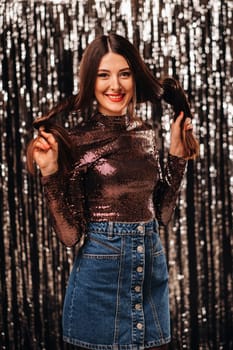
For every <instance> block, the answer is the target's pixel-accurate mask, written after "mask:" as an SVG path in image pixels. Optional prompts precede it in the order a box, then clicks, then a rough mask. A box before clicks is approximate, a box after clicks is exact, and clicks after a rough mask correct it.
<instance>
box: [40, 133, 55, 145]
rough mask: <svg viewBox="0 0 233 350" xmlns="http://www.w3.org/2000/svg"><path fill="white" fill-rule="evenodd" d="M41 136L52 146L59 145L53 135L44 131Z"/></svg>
mask: <svg viewBox="0 0 233 350" xmlns="http://www.w3.org/2000/svg"><path fill="white" fill-rule="evenodd" d="M40 136H42V137H43V138H44V139H45V140H46V142H47V143H48V144H50V145H55V144H56V143H57V141H56V140H55V138H54V136H53V134H51V133H48V132H45V131H44V130H41V132H40Z"/></svg>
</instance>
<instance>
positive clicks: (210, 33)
mask: <svg viewBox="0 0 233 350" xmlns="http://www.w3.org/2000/svg"><path fill="white" fill-rule="evenodd" d="M232 18H233V2H232V0H228V1H226V0H225V1H224V0H209V1H208V0H192V1H191V0H164V1H162V0H131V1H129V0H124V1H114V0H106V1H102V0H96V1H94V0H90V1H87V0H82V1H81V0H78V1H72V0H70V1H68V0H67V1H65V0H64V1H55V0H53V1H32V0H31V1H30V0H28V1H17V0H16V1H13V0H12V1H4V0H2V1H1V3H0V134H1V145H0V147H1V148H0V162H1V183H0V203H1V216H0V349H10V350H15V349H23V350H30V349H36V350H37V349H41V350H42V349H48V350H53V349H56V350H60V349H68V348H69V349H70V348H71V346H68V345H65V344H63V342H62V339H61V312H62V303H63V298H64V292H65V287H66V283H67V279H68V275H69V272H70V269H71V266H72V262H73V257H74V253H75V251H74V250H73V249H67V248H65V247H64V246H63V245H62V244H61V243H59V242H58V240H57V238H56V236H55V233H54V232H53V231H52V230H51V228H50V225H49V219H48V216H47V208H46V205H45V203H44V200H43V195H42V189H41V185H40V178H39V174H38V176H37V177H36V178H34V179H32V178H31V177H30V176H29V175H28V173H27V170H26V166H25V161H26V159H25V151H26V146H27V143H28V142H29V140H30V139H31V138H32V137H33V130H32V127H31V124H32V121H33V119H34V118H35V117H37V116H39V115H41V114H42V113H44V112H45V111H47V110H48V109H49V108H50V107H51V106H52V105H53V104H54V103H56V102H58V101H60V100H61V99H62V98H63V97H65V96H68V95H69V94H71V93H77V91H78V66H79V62H80V58H81V55H82V52H83V50H84V49H85V47H86V45H87V44H88V43H89V42H90V41H91V40H92V39H94V37H95V36H96V35H97V34H102V33H108V32H109V31H115V32H117V33H119V34H121V35H124V36H126V37H128V38H129V39H130V40H131V41H132V42H134V44H135V45H136V46H137V47H138V48H139V50H140V52H141V54H142V55H143V57H144V58H145V61H146V63H147V64H148V66H149V67H150V68H151V70H152V71H153V72H154V74H155V75H156V76H157V77H162V76H164V75H172V76H175V77H178V78H179V79H180V81H181V83H182V84H183V86H184V89H185V90H186V92H187V94H188V96H189V99H190V101H191V105H192V110H193V115H194V127H195V131H196V134H197V137H198V139H199V141H200V157H199V158H198V159H197V160H196V161H190V162H189V165H188V170H187V174H186V177H185V180H184V186H183V190H182V192H181V195H180V198H179V203H178V204H179V205H178V208H177V210H176V213H175V218H174V220H173V222H172V223H171V225H170V226H169V227H168V229H166V230H165V229H161V237H162V240H163V242H164V245H165V249H166V253H167V258H168V265H169V271H170V297H171V314H172V334H173V342H172V345H171V349H191V350H195V349H232V348H233V343H232V335H233V329H232V314H233V313H232V309H233V305H232V300H233V298H232V297H233V292H232V231H233V228H232V206H233V205H232V198H233V172H232V170H233V135H232V133H233V122H232V120H233V101H232V95H233V74H232V73H233V66H232V56H233V52H232V51H233V39H232V34H233V25H232ZM153 110H154V109H153V106H150V105H149V104H148V105H146V106H142V107H141V108H140V113H141V115H142V116H143V118H148V119H151V116H152V113H153ZM169 114H170V110H169V108H168V107H167V106H164V112H163V116H162V117H159V118H158V119H157V124H158V125H160V129H159V132H160V134H161V140H162V141H161V149H162V151H163V153H164V155H165V156H166V152H167V147H168V141H169V130H168V129H169V128H168V125H169V118H170V117H169ZM73 122H75V121H74V120H73V119H72V115H71V116H70V118H69V119H68V120H67V122H66V125H67V126H69V125H71V124H72V123H73ZM103 317H104V315H103Z"/></svg>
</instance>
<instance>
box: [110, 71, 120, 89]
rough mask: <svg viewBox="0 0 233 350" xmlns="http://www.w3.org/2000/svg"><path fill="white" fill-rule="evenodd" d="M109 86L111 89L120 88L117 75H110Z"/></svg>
mask: <svg viewBox="0 0 233 350" xmlns="http://www.w3.org/2000/svg"><path fill="white" fill-rule="evenodd" d="M110 84H111V85H110V87H111V90H112V91H119V90H120V89H121V84H120V81H119V77H118V75H113V76H112V77H111V82H110Z"/></svg>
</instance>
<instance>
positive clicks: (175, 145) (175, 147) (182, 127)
mask: <svg viewBox="0 0 233 350" xmlns="http://www.w3.org/2000/svg"><path fill="white" fill-rule="evenodd" d="M183 118H184V112H180V114H179V115H178V117H177V118H176V120H175V121H173V122H172V125H171V144H170V151H169V152H170V154H171V155H173V156H177V157H184V154H185V152H184V145H183V142H182V134H183V133H184V132H186V131H188V130H192V129H193V126H192V119H191V118H186V119H185V121H184V123H182V120H183Z"/></svg>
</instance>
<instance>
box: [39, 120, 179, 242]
mask: <svg viewBox="0 0 233 350" xmlns="http://www.w3.org/2000/svg"><path fill="white" fill-rule="evenodd" d="M70 137H71V140H72V145H73V148H74V154H75V161H74V166H73V170H72V171H70V173H68V174H66V175H65V176H64V175H63V174H61V173H59V171H58V172H56V173H55V174H52V175H49V176H44V177H42V184H43V186H44V193H45V196H46V199H47V202H48V207H49V211H50V214H51V218H52V224H53V227H54V229H55V231H56V233H57V235H58V237H59V239H60V240H61V241H62V242H63V243H64V244H65V245H67V246H73V245H75V244H76V243H78V242H79V244H82V243H83V240H84V236H85V230H86V225H87V222H88V221H98V222H99V221H118V222H141V221H149V220H152V219H153V218H157V220H158V221H159V222H160V224H164V225H166V224H167V223H168V222H169V220H170V219H171V216H172V213H173V211H174V208H175V204H176V200H177V196H178V193H179V188H180V184H181V181H182V178H183V175H184V172H185V167H186V161H185V160H184V159H183V158H179V157H176V156H172V155H170V154H169V156H168V160H167V164H166V168H165V170H164V173H163V174H162V171H161V167H160V164H159V154H158V149H157V145H156V139H155V132H154V130H153V129H152V127H151V126H150V125H148V124H147V123H145V122H142V121H141V120H137V119H135V120H131V121H130V120H129V118H128V117H127V116H120V117H112V116H111V117H109V116H103V115H101V114H96V115H94V116H93V117H92V118H91V120H90V121H89V122H87V123H86V124H85V125H84V126H83V127H81V128H80V127H79V129H74V130H72V131H71V132H70ZM80 241H81V243H80Z"/></svg>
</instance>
